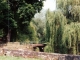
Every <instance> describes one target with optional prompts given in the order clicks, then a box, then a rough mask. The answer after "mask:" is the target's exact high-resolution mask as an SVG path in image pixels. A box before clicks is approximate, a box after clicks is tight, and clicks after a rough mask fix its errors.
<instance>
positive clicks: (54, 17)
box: [46, 10, 67, 53]
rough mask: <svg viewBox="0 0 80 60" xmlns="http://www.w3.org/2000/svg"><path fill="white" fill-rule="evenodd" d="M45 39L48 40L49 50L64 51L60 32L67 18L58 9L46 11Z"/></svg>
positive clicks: (61, 32)
mask: <svg viewBox="0 0 80 60" xmlns="http://www.w3.org/2000/svg"><path fill="white" fill-rule="evenodd" d="M46 20H47V21H46V40H47V41H48V42H50V44H49V50H50V52H57V53H64V51H63V44H62V43H63V42H62V34H63V29H64V26H65V25H66V24H67V20H66V18H65V17H64V15H63V14H62V12H60V11H55V12H50V11H49V10H48V11H47V13H46Z"/></svg>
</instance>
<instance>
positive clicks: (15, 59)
mask: <svg viewBox="0 0 80 60" xmlns="http://www.w3.org/2000/svg"><path fill="white" fill-rule="evenodd" d="M0 60H42V59H37V58H22V57H11V56H0Z"/></svg>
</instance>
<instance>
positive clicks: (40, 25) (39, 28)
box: [32, 18, 46, 43]
mask: <svg viewBox="0 0 80 60" xmlns="http://www.w3.org/2000/svg"><path fill="white" fill-rule="evenodd" d="M32 22H33V24H34V27H35V32H36V37H38V41H39V43H44V42H46V40H45V23H44V22H43V21H42V20H41V18H34V19H33V20H32Z"/></svg>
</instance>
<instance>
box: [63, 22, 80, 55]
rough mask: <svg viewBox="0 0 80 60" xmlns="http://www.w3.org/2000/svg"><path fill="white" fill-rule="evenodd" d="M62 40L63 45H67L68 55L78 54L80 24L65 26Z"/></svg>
mask: <svg viewBox="0 0 80 60" xmlns="http://www.w3.org/2000/svg"><path fill="white" fill-rule="evenodd" d="M62 40H63V45H65V47H66V48H67V53H71V54H78V53H79V51H78V50H79V47H78V44H79V41H80V23H71V24H68V25H65V27H64V31H63V36H62Z"/></svg>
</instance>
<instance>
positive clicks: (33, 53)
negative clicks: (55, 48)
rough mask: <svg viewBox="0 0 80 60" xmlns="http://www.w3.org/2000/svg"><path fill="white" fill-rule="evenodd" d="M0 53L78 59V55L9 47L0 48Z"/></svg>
mask: <svg viewBox="0 0 80 60" xmlns="http://www.w3.org/2000/svg"><path fill="white" fill-rule="evenodd" d="M0 55H6V56H16V57H24V58H27V57H28V58H41V59H43V60H80V56H79V55H68V54H58V53H45V52H35V51H26V50H22V49H18V50H9V49H4V48H0Z"/></svg>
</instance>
